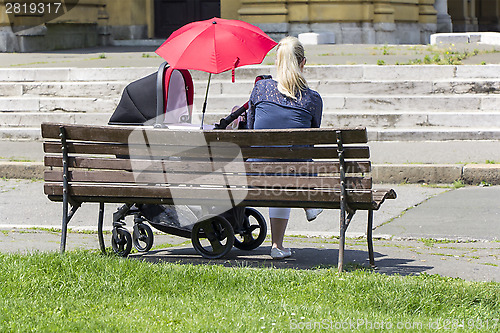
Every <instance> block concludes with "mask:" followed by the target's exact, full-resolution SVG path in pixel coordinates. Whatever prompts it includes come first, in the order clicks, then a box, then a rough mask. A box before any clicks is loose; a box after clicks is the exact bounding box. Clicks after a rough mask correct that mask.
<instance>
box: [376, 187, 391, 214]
mask: <svg viewBox="0 0 500 333" xmlns="http://www.w3.org/2000/svg"><path fill="white" fill-rule="evenodd" d="M372 191H373V203H374V207H375V208H374V210H378V209H379V208H380V206H381V205H382V204H383V203H384V201H385V200H387V199H396V198H397V195H396V192H395V191H394V190H393V189H373V190H372Z"/></svg>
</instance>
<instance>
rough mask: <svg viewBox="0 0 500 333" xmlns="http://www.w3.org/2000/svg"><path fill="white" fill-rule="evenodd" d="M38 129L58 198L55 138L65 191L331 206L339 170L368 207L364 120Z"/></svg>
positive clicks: (50, 187)
mask: <svg viewBox="0 0 500 333" xmlns="http://www.w3.org/2000/svg"><path fill="white" fill-rule="evenodd" d="M62 133H63V134H62ZM62 135H63V137H61V136H62ZM42 136H43V138H44V151H45V153H46V155H45V165H46V167H47V170H46V172H45V181H46V184H45V193H46V194H47V195H48V196H49V198H50V199H51V200H56V201H59V200H61V198H62V190H63V160H64V158H63V156H64V155H65V154H63V153H62V147H63V146H64V147H66V155H67V159H66V161H67V166H68V170H69V172H68V182H69V184H70V187H69V193H70V195H71V197H72V199H73V200H75V201H97V202H98V201H105V202H121V203H127V202H130V203H132V202H143V203H175V204H181V203H182V204H213V205H217V204H221V202H222V201H224V202H227V200H231V202H233V203H234V204H240V203H242V202H244V204H245V205H247V206H284V207H294V206H297V207H299V206H300V207H308V206H309V207H323V208H338V206H339V201H340V192H341V191H340V188H341V183H342V180H343V179H344V182H345V188H346V189H347V201H348V202H349V203H350V207H352V208H354V209H378V207H376V206H377V205H376V202H377V200H376V193H375V194H374V191H373V190H372V179H371V177H370V176H369V174H368V173H369V172H370V171H371V164H370V162H369V161H368V158H369V156H370V154H369V148H368V146H367V144H366V143H367V134H366V129H364V128H357V129H330V128H321V129H285V130H212V131H200V130H197V129H190V130H171V129H153V128H145V127H128V126H126V127H125V126H123V127H122V126H87V125H68V124H64V125H63V124H51V123H45V124H43V125H42ZM339 144H340V146H339ZM339 147H341V148H342V149H339ZM339 151H340V152H343V153H342V154H340V155H339ZM313 159H314V161H313ZM344 174H345V178H344V177H343V176H344Z"/></svg>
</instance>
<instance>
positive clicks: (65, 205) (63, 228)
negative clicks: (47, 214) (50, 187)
mask: <svg viewBox="0 0 500 333" xmlns="http://www.w3.org/2000/svg"><path fill="white" fill-rule="evenodd" d="M65 201H66V202H65ZM68 201H69V200H68V199H66V200H65V199H64V196H63V220H62V226H61V246H60V252H61V254H62V253H64V251H66V238H67V236H68V224H69V221H70V220H71V218H72V217H73V215H75V213H76V211H77V210H78V208H80V204H74V205H72V206H71V211H70V212H69V214H68V208H69V203H68Z"/></svg>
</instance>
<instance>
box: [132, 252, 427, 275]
mask: <svg viewBox="0 0 500 333" xmlns="http://www.w3.org/2000/svg"><path fill="white" fill-rule="evenodd" d="M292 251H293V254H292V257H290V258H287V259H284V260H272V259H271V257H270V256H269V252H270V247H269V246H265V247H260V248H258V249H256V250H253V251H241V250H237V249H233V250H231V252H230V253H229V254H228V255H227V256H226V257H224V258H222V259H215V260H209V259H204V258H202V257H201V256H200V255H199V254H198V253H197V252H196V251H195V250H194V249H193V248H188V247H183V248H178V247H177V248H168V249H162V250H153V251H149V252H148V253H146V254H141V253H138V254H132V255H130V258H133V259H138V260H144V261H147V262H151V263H176V264H181V265H223V266H226V267H252V268H277V269H299V270H314V269H330V268H333V269H334V270H336V268H337V263H338V249H324V248H323V249H318V248H308V247H304V248H297V249H293V250H292ZM384 257H386V255H384V254H381V253H378V252H375V263H376V265H377V268H376V269H375V270H374V271H375V272H378V273H382V274H387V275H396V274H397V275H403V276H404V275H418V274H420V273H423V272H425V271H427V270H430V269H432V268H433V267H432V266H421V265H419V266H417V265H411V263H412V262H414V261H415V260H413V259H406V258H384ZM345 262H346V265H345V267H346V271H355V270H363V269H368V270H371V268H369V262H368V253H367V252H366V251H363V250H349V249H346V251H345Z"/></svg>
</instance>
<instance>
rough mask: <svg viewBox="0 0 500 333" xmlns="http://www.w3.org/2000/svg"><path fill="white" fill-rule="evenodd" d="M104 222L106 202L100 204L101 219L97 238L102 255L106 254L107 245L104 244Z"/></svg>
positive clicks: (98, 223) (98, 221) (98, 224)
mask: <svg viewBox="0 0 500 333" xmlns="http://www.w3.org/2000/svg"><path fill="white" fill-rule="evenodd" d="M103 222H104V202H101V203H99V219H98V220H97V238H98V239H99V247H100V248H101V252H102V254H106V245H105V244H104V235H103V233H102V232H103V231H102V225H103Z"/></svg>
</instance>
